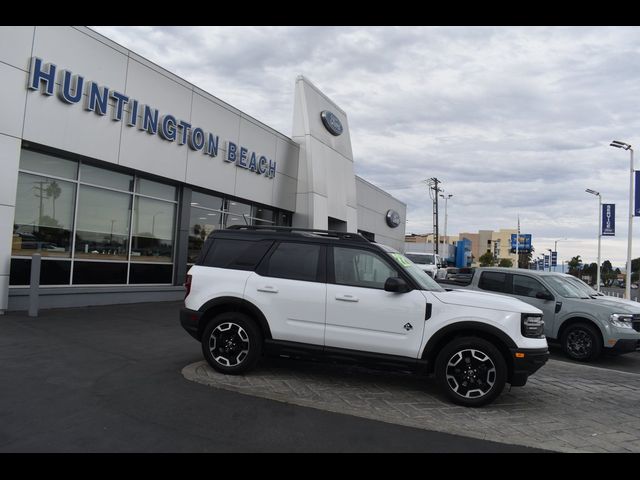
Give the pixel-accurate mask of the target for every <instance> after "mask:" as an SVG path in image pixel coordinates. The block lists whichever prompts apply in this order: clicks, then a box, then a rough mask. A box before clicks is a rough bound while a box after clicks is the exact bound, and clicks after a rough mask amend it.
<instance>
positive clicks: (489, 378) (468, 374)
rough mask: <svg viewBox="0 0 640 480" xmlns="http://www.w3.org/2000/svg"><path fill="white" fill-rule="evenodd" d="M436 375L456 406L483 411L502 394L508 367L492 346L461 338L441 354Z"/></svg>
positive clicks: (491, 344) (445, 348)
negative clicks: (483, 408) (484, 407)
mask: <svg viewBox="0 0 640 480" xmlns="http://www.w3.org/2000/svg"><path fill="white" fill-rule="evenodd" d="M460 363H461V364H462V368H460V365H459V364H460ZM435 374H436V381H437V382H438V384H439V386H440V388H441V389H442V390H443V391H444V393H445V394H446V395H447V397H449V399H450V400H451V401H452V402H453V403H456V404H458V405H463V406H465V407H481V406H482V405H486V404H488V403H491V402H492V401H493V400H495V399H496V398H497V397H498V395H500V394H501V393H502V390H503V389H504V385H505V383H506V381H507V364H506V362H505V360H504V357H503V356H502V354H501V353H500V351H499V350H498V349H497V348H496V346H495V345H494V344H493V343H491V342H489V341H487V340H485V339H483V338H479V337H459V338H455V339H453V340H452V341H451V342H449V343H448V344H447V345H445V346H444V348H443V349H442V350H441V351H440V353H438V356H437V358H436V363H435ZM473 387H476V388H473Z"/></svg>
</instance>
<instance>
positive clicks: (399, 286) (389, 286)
mask: <svg viewBox="0 0 640 480" xmlns="http://www.w3.org/2000/svg"><path fill="white" fill-rule="evenodd" d="M384 290H385V292H395V293H406V292H408V291H409V290H410V288H409V285H407V282H405V281H404V280H403V279H402V278H400V277H389V278H387V281H386V282H384Z"/></svg>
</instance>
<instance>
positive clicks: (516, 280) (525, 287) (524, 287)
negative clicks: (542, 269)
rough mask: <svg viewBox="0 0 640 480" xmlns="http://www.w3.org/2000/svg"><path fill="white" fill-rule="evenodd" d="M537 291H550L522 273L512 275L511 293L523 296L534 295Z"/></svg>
mask: <svg viewBox="0 0 640 480" xmlns="http://www.w3.org/2000/svg"><path fill="white" fill-rule="evenodd" d="M538 292H542V293H546V294H548V293H550V292H549V290H547V289H546V288H544V285H542V284H541V283H540V282H539V281H538V280H536V279H535V278H531V277H526V276H524V275H514V276H513V293H514V294H515V295H522V296H524V297H533V298H535V297H536V294H537V293H538Z"/></svg>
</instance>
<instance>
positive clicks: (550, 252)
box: [547, 248, 553, 271]
mask: <svg viewBox="0 0 640 480" xmlns="http://www.w3.org/2000/svg"><path fill="white" fill-rule="evenodd" d="M547 252H549V271H551V257H553V253H552V252H553V251H552V250H551V249H550V248H547Z"/></svg>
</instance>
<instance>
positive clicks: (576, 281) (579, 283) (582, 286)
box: [563, 276, 604, 297]
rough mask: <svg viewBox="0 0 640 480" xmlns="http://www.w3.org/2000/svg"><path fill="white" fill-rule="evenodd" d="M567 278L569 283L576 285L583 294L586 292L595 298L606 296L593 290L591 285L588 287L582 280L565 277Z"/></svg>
mask: <svg viewBox="0 0 640 480" xmlns="http://www.w3.org/2000/svg"><path fill="white" fill-rule="evenodd" d="M563 278H566V279H567V280H568V281H569V282H571V283H572V284H574V285H575V286H577V287H578V288H579V289H580V290H582V291H583V292H585V293H586V294H587V295H589V296H591V297H593V296H594V295H595V296H604V294H603V293H600V292H596V291H595V290H594V289H593V288H591V287H590V286H589V285H587V284H586V283H585V282H583V281H582V280H580V279H579V278H576V277H573V276H572V277H563Z"/></svg>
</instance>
